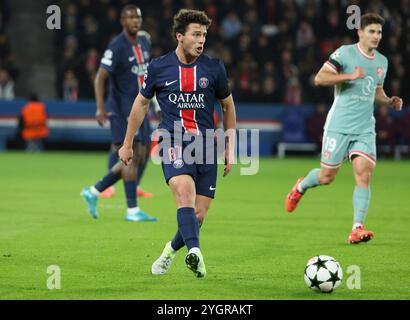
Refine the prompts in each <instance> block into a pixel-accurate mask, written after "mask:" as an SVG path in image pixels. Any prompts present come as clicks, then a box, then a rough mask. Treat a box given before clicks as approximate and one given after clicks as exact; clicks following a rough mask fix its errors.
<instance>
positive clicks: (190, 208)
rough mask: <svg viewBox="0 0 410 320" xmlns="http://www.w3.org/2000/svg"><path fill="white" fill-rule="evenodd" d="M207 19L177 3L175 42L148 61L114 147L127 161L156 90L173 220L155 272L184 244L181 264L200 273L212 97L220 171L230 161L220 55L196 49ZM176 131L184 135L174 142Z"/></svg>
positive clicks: (211, 165) (228, 103)
mask: <svg viewBox="0 0 410 320" xmlns="http://www.w3.org/2000/svg"><path fill="white" fill-rule="evenodd" d="M210 24H211V20H210V19H209V18H208V17H207V15H206V14H205V13H204V12H201V11H196V10H187V9H182V10H180V11H179V12H178V13H177V15H176V16H175V17H174V26H173V35H174V36H175V38H176V40H177V42H178V45H177V48H176V50H175V51H172V52H170V53H168V54H166V55H164V56H162V57H160V58H158V59H154V60H152V61H151V63H150V64H149V67H148V71H147V74H146V79H145V83H144V84H143V87H142V90H141V91H140V93H139V95H138V96H137V97H136V99H135V101H134V104H133V107H132V110H131V114H130V121H129V122H128V128H127V133H126V137H125V140H124V144H123V147H121V149H120V150H119V157H120V159H121V160H122V161H123V162H124V163H126V164H127V165H129V164H131V162H132V159H133V154H134V153H133V149H132V144H133V140H134V134H135V132H136V131H137V130H138V129H139V128H140V126H141V124H142V122H143V120H144V117H145V115H146V113H147V110H148V106H149V102H150V99H151V98H152V97H153V96H154V94H156V97H157V100H158V104H159V106H160V108H161V114H162V120H161V123H160V125H159V128H160V130H161V131H162V132H163V133H164V135H163V137H164V139H163V141H162V143H164V145H166V143H165V142H166V141H165V140H167V139H168V140H170V141H168V142H169V145H170V147H169V148H166V147H165V148H164V150H163V153H162V169H163V172H164V176H165V179H166V182H167V183H168V185H169V187H170V188H171V191H172V193H173V195H174V198H175V202H176V205H177V220H178V230H177V233H176V234H175V236H174V238H173V240H172V241H171V242H168V243H167V244H166V246H165V248H164V251H163V252H162V254H161V256H160V257H159V258H158V259H157V260H156V261H155V262H154V263H153V265H152V268H151V272H152V273H153V274H156V275H159V274H164V273H166V272H167V271H168V269H169V267H170V265H171V263H172V260H173V258H174V256H175V253H176V251H177V250H179V249H180V248H182V247H184V246H185V245H186V246H187V248H188V250H189V252H188V254H187V255H186V257H185V262H186V264H187V267H188V268H189V269H191V270H192V271H193V272H194V274H195V275H196V276H197V277H199V278H202V277H204V276H205V274H206V268H205V263H204V259H203V256H202V253H201V250H200V244H199V228H200V225H201V224H202V223H203V220H204V217H205V215H206V213H207V211H208V209H209V206H210V204H211V201H212V199H213V198H214V194H215V189H216V176H217V163H216V156H214V157H212V159H211V160H210V159H205V158H206V156H205V155H206V154H207V153H208V151H214V153H213V155H216V150H215V149H216V146H215V139H214V138H215V135H214V132H213V130H211V131H212V134H211V135H209V134H208V135H207V134H206V133H207V132H206V130H209V129H214V122H213V112H214V105H215V103H216V100H217V99H218V100H219V101H220V104H221V106H222V111H223V125H224V129H225V130H226V140H227V143H226V146H225V170H224V176H226V175H227V174H228V173H229V171H230V170H231V167H232V163H233V150H234V147H235V127H236V115H235V106H234V102H233V99H232V95H231V92H230V89H229V86H228V80H227V76H226V71H225V67H224V65H223V62H222V61H221V60H219V59H212V58H210V57H208V56H207V55H204V54H202V53H203V50H204V44H205V38H206V35H207V29H208V27H209V25H210ZM181 132H182V133H184V138H186V137H188V139H189V140H190V141H188V142H187V141H184V142H181V141H179V142H178V141H177V137H178V134H179V133H181ZM166 133H169V136H168V137H167V135H166ZM198 137H202V138H203V139H202V141H203V147H202V148H198V149H197V150H195V152H196V154H195V161H194V162H193V163H192V164H191V163H189V161H188V159H187V157H186V156H185V154H184V150H185V148H186V147H187V144H188V143H189V142H191V141H192V140H191V139H190V138H192V139H193V140H195V138H198ZM201 160H202V161H204V163H201ZM206 160H208V161H206ZM209 160H210V161H209Z"/></svg>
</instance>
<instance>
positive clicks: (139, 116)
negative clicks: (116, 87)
mask: <svg viewBox="0 0 410 320" xmlns="http://www.w3.org/2000/svg"><path fill="white" fill-rule="evenodd" d="M149 103H150V100H149V99H147V98H145V97H144V96H143V95H142V94H141V93H139V94H138V95H137V97H136V98H135V100H134V103H133V105H132V109H131V113H130V116H129V117H128V125H127V133H126V134H125V139H124V142H123V144H122V147H121V149H120V150H119V151H118V156H119V158H120V160H121V161H122V162H124V163H125V164H126V165H129V164H131V161H132V156H133V150H132V144H133V142H134V136H135V133H136V132H137V130H138V129H139V128H140V127H141V123H142V121H143V120H144V118H145V115H146V114H147V112H148V108H149Z"/></svg>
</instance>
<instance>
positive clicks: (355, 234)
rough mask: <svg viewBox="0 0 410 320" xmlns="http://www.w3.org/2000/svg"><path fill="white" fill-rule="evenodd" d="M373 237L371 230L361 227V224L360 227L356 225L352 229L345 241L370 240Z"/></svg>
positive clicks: (354, 242)
mask: <svg viewBox="0 0 410 320" xmlns="http://www.w3.org/2000/svg"><path fill="white" fill-rule="evenodd" d="M373 237H374V232H373V231H366V230H364V229H363V226H361V227H357V228H356V229H353V230H352V232H351V233H350V235H349V238H348V239H347V241H348V242H349V243H352V244H357V243H360V242H367V241H369V240H372V239H373Z"/></svg>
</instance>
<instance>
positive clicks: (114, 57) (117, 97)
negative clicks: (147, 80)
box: [100, 31, 151, 117]
mask: <svg viewBox="0 0 410 320" xmlns="http://www.w3.org/2000/svg"><path fill="white" fill-rule="evenodd" d="M150 51H151V43H150V39H149V35H148V34H147V33H146V32H144V31H140V32H138V35H137V45H134V44H132V43H131V42H130V41H129V40H128V39H127V38H126V36H125V35H124V33H120V34H119V35H117V36H116V37H115V38H114V39H113V40H112V41H111V42H110V44H109V46H108V48H107V50H106V51H105V52H104V56H103V58H102V59H101V64H100V66H101V67H102V68H104V69H106V70H107V71H108V72H109V73H110V76H109V93H108V101H107V107H108V108H109V109H110V110H111V111H113V112H116V113H118V114H121V115H122V116H125V117H128V115H129V113H130V111H131V107H132V104H133V102H134V99H135V97H136V96H137V94H138V92H139V90H140V89H141V87H142V84H143V82H144V74H145V73H146V71H147V66H148V63H149V60H150V58H151V53H150Z"/></svg>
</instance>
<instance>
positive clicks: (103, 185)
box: [94, 171, 135, 192]
mask: <svg viewBox="0 0 410 320" xmlns="http://www.w3.org/2000/svg"><path fill="white" fill-rule="evenodd" d="M120 179H121V173H113V172H112V171H110V172H108V174H107V175H106V176H104V178H102V179H101V180H100V181H98V182H97V183H96V184H95V185H94V187H95V188H96V189H97V190H98V191H99V192H103V191H104V190H105V189H107V188H108V187H109V186H112V185H113V184H114V183H116V182H117V181H118V180H120ZM134 192H135V189H134Z"/></svg>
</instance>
